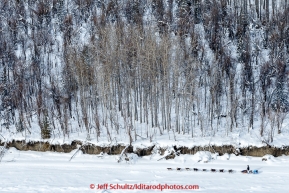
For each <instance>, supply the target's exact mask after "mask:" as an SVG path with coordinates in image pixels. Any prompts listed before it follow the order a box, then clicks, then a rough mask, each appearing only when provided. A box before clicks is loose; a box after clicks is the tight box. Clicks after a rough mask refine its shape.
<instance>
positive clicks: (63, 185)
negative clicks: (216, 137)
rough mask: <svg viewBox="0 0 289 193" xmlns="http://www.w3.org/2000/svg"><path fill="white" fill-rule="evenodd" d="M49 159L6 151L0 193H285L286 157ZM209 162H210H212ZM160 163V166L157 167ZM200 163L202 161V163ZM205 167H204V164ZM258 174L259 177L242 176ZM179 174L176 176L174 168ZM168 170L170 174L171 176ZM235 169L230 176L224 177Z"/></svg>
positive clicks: (56, 156)
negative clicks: (152, 187)
mask: <svg viewBox="0 0 289 193" xmlns="http://www.w3.org/2000/svg"><path fill="white" fill-rule="evenodd" d="M75 152H76V150H75V151H73V152H71V153H67V154H65V153H53V152H32V151H26V152H24V151H18V150H16V149H14V148H10V149H9V150H8V151H7V152H6V154H5V156H4V157H3V159H2V162H1V163H0V192H21V193H22V192H50V193H54V192H55V193H58V192H72V193H73V192H77V193H79V192H88V193H89V192H90V193H92V192H103V193H104V192H106V193H108V192H109V193H117V192H161V191H160V190H111V189H108V190H98V189H96V188H94V189H91V188H90V185H91V184H94V185H95V186H96V187H97V186H98V184H106V183H108V184H112V185H116V184H122V185H124V184H128V185H134V184H144V185H158V184H161V185H165V184H168V185H184V186H185V185H198V186H199V190H163V191H162V192H194V191H197V192H214V193H218V192H222V193H223V192H270V193H271V192H278V193H282V192H284V193H285V192H288V189H289V185H288V182H289V181H288V179H289V157H288V156H281V157H277V158H274V157H270V156H267V161H262V158H260V157H259V158H257V157H246V156H234V155H228V154H225V155H224V156H217V155H210V154H208V153H207V152H199V153H197V154H195V155H180V156H176V158H175V159H173V160H165V159H161V160H160V158H162V156H161V155H158V154H153V155H152V156H145V157H142V158H137V157H136V156H133V155H132V154H130V155H128V157H133V158H134V159H131V161H130V163H126V162H125V161H122V162H120V163H117V159H118V158H119V156H112V155H110V156H109V155H103V156H101V155H87V154H82V153H81V152H78V153H77V154H76V156H75V157H74V158H73V159H72V160H71V161H69V160H70V158H71V157H72V156H73V155H74V153H75ZM211 158H213V159H211ZM158 160H159V161H158ZM200 160H201V161H200ZM207 160H208V161H209V162H208V163H205V162H206V161H207ZM247 165H250V168H251V169H252V170H253V169H258V170H259V174H242V173H241V172H240V171H241V170H244V169H246V167H247ZM178 167H179V168H182V170H181V171H177V170H176V168H178ZM167 168H172V169H173V170H171V171H169V170H167ZM184 168H198V169H209V170H210V169H212V168H213V169H225V173H220V172H216V173H212V172H203V171H198V172H194V171H193V170H192V171H186V170H185V169H184ZM229 169H233V170H234V171H235V172H234V173H232V174H231V173H228V170H229Z"/></svg>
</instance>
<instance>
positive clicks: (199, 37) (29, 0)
mask: <svg viewBox="0 0 289 193" xmlns="http://www.w3.org/2000/svg"><path fill="white" fill-rule="evenodd" d="M288 12H289V7H288V4H287V0H280V1H278V0H270V1H269V0H241V1H240V0H119V1H118V0H103V1H101V0H1V1H0V64H1V65H0V122H1V128H0V132H4V131H8V132H10V133H14V134H15V133H25V135H29V134H31V133H33V132H38V133H39V137H41V138H43V139H45V138H48V139H49V138H51V137H52V136H53V135H61V136H63V137H64V138H65V137H69V136H70V134H71V133H73V132H81V133H87V139H89V138H95V139H96V140H98V138H99V137H100V136H101V135H105V136H107V140H108V141H113V140H114V138H115V137H116V136H117V135H119V134H120V133H122V134H125V135H126V136H127V137H128V138H129V141H130V142H133V141H135V140H137V139H138V138H148V139H152V138H153V137H155V135H163V134H165V133H169V132H172V133H173V134H174V135H178V134H183V135H188V136H189V137H192V138H194V137H197V136H198V137H202V136H214V135H215V134H216V133H218V132H224V133H225V134H226V135H229V134H230V133H232V132H234V131H235V130H236V129H237V128H238V129H239V130H240V128H241V129H242V131H243V132H249V131H250V130H251V129H254V130H256V131H258V135H260V137H261V138H262V139H264V140H265V141H266V142H267V143H270V142H272V141H273V139H274V135H278V134H280V133H282V129H283V127H282V124H283V122H284V120H286V115H287V114H288V111H289V102H288V72H289V67H288V62H289V61H288V59H289V57H288V56H289V15H288ZM140 128H141V129H140Z"/></svg>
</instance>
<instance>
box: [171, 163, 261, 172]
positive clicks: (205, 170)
mask: <svg viewBox="0 0 289 193" xmlns="http://www.w3.org/2000/svg"><path fill="white" fill-rule="evenodd" d="M184 169H185V170H187V171H190V170H194V171H195V172H197V171H203V172H207V171H211V172H221V173H224V172H225V170H224V169H211V170H208V169H198V168H193V169H191V168H184ZM167 170H173V168H167ZM176 170H177V171H181V170H183V169H182V168H176ZM228 172H229V173H233V172H234V170H232V169H229V170H228ZM241 172H242V173H243V174H258V170H253V171H252V170H250V166H249V165H247V170H242V171H241Z"/></svg>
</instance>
